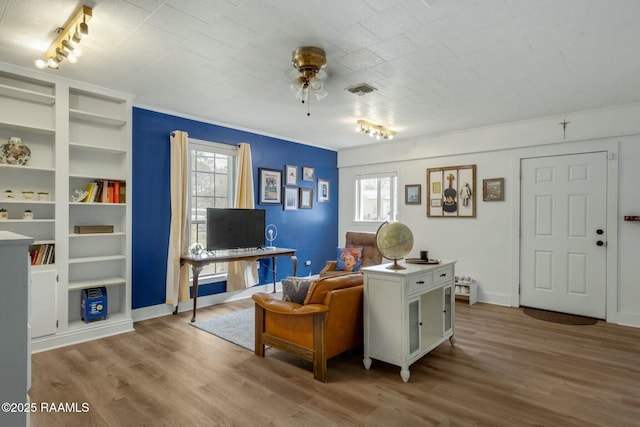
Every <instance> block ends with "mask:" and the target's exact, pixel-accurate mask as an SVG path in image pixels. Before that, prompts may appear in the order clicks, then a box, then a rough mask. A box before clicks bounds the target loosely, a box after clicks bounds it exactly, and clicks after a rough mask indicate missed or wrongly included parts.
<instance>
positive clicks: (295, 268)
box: [291, 255, 298, 277]
mask: <svg viewBox="0 0 640 427" xmlns="http://www.w3.org/2000/svg"><path fill="white" fill-rule="evenodd" d="M291 262H293V277H296V276H297V274H298V257H297V256H295V255H291Z"/></svg>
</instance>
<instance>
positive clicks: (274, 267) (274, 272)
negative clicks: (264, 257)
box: [271, 256, 276, 293]
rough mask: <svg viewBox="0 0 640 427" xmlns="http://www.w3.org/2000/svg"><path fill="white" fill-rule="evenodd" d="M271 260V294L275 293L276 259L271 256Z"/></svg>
mask: <svg viewBox="0 0 640 427" xmlns="http://www.w3.org/2000/svg"><path fill="white" fill-rule="evenodd" d="M271 260H272V262H273V293H275V292H276V257H274V256H272V257H271Z"/></svg>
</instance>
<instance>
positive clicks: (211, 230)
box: [207, 208, 265, 251]
mask: <svg viewBox="0 0 640 427" xmlns="http://www.w3.org/2000/svg"><path fill="white" fill-rule="evenodd" d="M264 227H265V211H264V209H220V208H207V250H208V251H214V250H218V249H240V248H243V249H244V248H259V247H263V246H264V240H265V238H264Z"/></svg>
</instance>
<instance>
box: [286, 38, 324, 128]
mask: <svg viewBox="0 0 640 427" xmlns="http://www.w3.org/2000/svg"><path fill="white" fill-rule="evenodd" d="M291 63H292V64H293V68H295V69H296V72H294V73H295V78H294V79H293V81H292V82H291V85H290V88H291V90H292V91H293V92H294V93H295V96H296V99H297V100H298V101H301V102H302V103H303V104H304V103H305V102H306V103H307V116H309V115H311V114H310V113H309V110H308V106H309V94H310V93H312V94H313V95H314V96H315V97H316V99H317V100H318V101H321V100H322V99H324V98H325V97H326V96H327V95H328V92H327V91H326V90H325V89H324V84H323V80H324V79H325V78H326V77H327V73H326V72H325V71H324V70H323V68H324V67H325V65H327V57H326V54H325V52H324V50H323V49H321V48H319V47H313V46H302V47H299V48H297V49H295V50H294V51H293V54H292V56H291Z"/></svg>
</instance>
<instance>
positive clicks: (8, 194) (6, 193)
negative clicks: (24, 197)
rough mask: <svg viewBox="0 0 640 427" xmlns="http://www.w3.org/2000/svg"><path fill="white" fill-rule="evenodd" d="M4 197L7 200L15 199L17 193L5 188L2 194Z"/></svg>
mask: <svg viewBox="0 0 640 427" xmlns="http://www.w3.org/2000/svg"><path fill="white" fill-rule="evenodd" d="M2 197H3V198H4V199H5V200H14V199H15V198H16V195H15V194H13V191H11V190H4V193H3V194H2Z"/></svg>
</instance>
